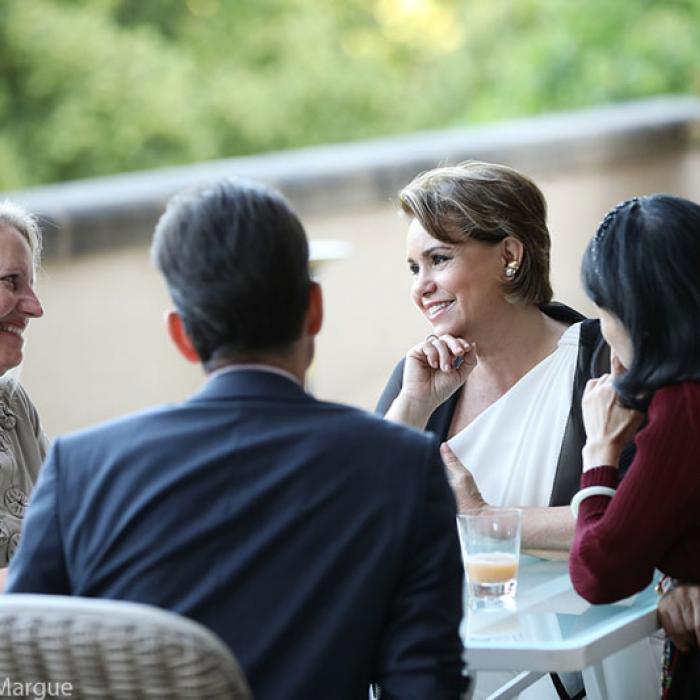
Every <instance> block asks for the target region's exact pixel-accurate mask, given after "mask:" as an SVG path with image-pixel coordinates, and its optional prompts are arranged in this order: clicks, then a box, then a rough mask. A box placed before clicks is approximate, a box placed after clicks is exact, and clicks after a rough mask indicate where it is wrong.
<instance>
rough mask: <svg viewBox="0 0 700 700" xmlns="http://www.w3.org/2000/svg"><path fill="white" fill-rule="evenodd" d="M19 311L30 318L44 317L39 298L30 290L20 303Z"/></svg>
mask: <svg viewBox="0 0 700 700" xmlns="http://www.w3.org/2000/svg"><path fill="white" fill-rule="evenodd" d="M19 311H20V312H21V313H23V314H24V315H25V316H29V317H30V318H41V317H42V316H43V315H44V309H43V307H42V306H41V302H40V301H39V297H38V296H37V295H36V292H35V291H34V290H33V289H30V290H29V291H28V292H27V293H26V294H25V295H24V297H23V298H22V300H21V301H20V303H19Z"/></svg>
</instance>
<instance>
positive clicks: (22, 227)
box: [0, 200, 42, 267]
mask: <svg viewBox="0 0 700 700" xmlns="http://www.w3.org/2000/svg"><path fill="white" fill-rule="evenodd" d="M0 224H5V225H7V226H12V228H14V229H16V230H17V232H18V233H19V234H20V236H22V238H24V240H25V241H27V243H28V244H29V249H30V250H31V252H32V261H33V263H34V267H38V265H39V262H40V260H41V242H42V241H41V229H40V228H39V222H38V221H37V218H36V217H35V216H34V215H33V214H30V213H29V212H28V211H27V210H26V209H25V208H24V207H21V206H20V205H19V204H16V203H15V202H11V201H9V200H4V201H0Z"/></svg>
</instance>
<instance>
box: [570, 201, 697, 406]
mask: <svg viewBox="0 0 700 700" xmlns="http://www.w3.org/2000/svg"><path fill="white" fill-rule="evenodd" d="M698 270H700V206H698V205H697V204H695V203H694V202H691V201H689V200H687V199H683V198H681V197H676V196H673V195H669V194H654V195H649V196H646V197H634V198H633V199H630V200H627V201H626V202H622V203H621V204H618V205H617V206H616V207H614V208H613V209H612V210H610V211H609V212H608V214H607V215H606V216H605V218H604V219H603V221H602V223H601V224H600V226H599V227H598V232H597V233H596V235H595V237H594V238H593V239H592V240H591V242H590V243H589V244H588V248H587V249H586V252H585V254H584V257H583V263H582V281H583V286H584V288H585V290H586V292H587V293H588V296H589V297H590V298H591V299H592V300H593V301H594V302H595V303H596V304H597V305H598V306H599V307H600V308H602V309H605V310H606V311H608V312H609V313H611V314H613V316H615V317H617V318H618V319H619V320H620V322H621V323H622V325H623V326H624V328H625V329H626V330H627V332H628V333H629V336H630V339H631V341H632V347H633V355H634V356H633V358H632V363H631V366H630V367H628V368H627V371H626V372H624V373H623V374H622V375H621V376H620V377H618V378H617V379H616V380H615V387H616V389H617V392H618V394H619V395H620V397H621V398H622V401H623V403H624V404H625V405H627V406H630V407H632V408H637V409H640V410H644V409H645V408H646V407H647V405H648V404H649V401H650V400H651V398H652V396H653V394H654V391H656V389H658V388H659V387H661V386H664V385H666V384H675V383H677V382H682V381H686V380H694V381H698V380H700V323H698V309H699V308H700V276H699V274H698Z"/></svg>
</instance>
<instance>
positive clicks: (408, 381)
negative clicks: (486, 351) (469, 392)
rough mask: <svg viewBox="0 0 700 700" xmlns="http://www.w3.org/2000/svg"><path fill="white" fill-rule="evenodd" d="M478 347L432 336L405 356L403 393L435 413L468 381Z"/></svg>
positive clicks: (461, 339)
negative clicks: (427, 406)
mask: <svg viewBox="0 0 700 700" xmlns="http://www.w3.org/2000/svg"><path fill="white" fill-rule="evenodd" d="M476 363H477V359H476V345H475V344H474V343H469V342H467V341H466V340H464V339H463V338H456V337H455V336H453V335H448V334H445V335H441V336H440V337H438V336H436V335H429V336H428V337H427V338H426V339H425V340H424V341H422V342H421V343H419V344H418V345H415V346H414V347H412V348H411V349H410V350H409V351H408V354H407V355H406V364H405V366H404V371H403V387H402V390H401V393H403V394H404V396H405V397H407V398H410V399H412V400H415V401H420V402H422V403H425V404H426V405H429V406H430V407H431V408H432V410H431V413H432V411H434V410H435V409H436V408H437V407H438V406H439V405H440V404H442V403H444V402H445V401H446V400H447V399H448V398H450V396H452V394H454V392H455V391H457V389H459V387H461V386H462V384H464V382H466V381H467V377H468V376H469V373H470V372H471V371H472V370H473V369H474V367H475V366H476Z"/></svg>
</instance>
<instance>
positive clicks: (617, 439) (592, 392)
mask: <svg viewBox="0 0 700 700" xmlns="http://www.w3.org/2000/svg"><path fill="white" fill-rule="evenodd" d="M582 405H583V424H584V426H585V429H586V444H585V446H584V448H583V470H584V471H586V470H588V469H592V468H593V467H599V466H603V465H606V466H613V467H616V466H618V462H619V460H620V453H621V452H622V448H623V447H624V446H625V445H626V444H627V443H628V442H629V441H630V440H631V439H632V438H633V437H634V434H635V433H636V432H637V430H638V428H639V426H640V425H641V423H642V420H643V419H644V414H642V413H640V412H639V411H634V410H632V409H630V408H625V407H624V406H622V405H621V404H620V402H619V400H618V397H617V393H616V391H615V388H614V386H613V376H612V375H610V374H604V375H602V376H601V377H599V378H598V379H590V380H589V381H588V383H587V384H586V390H585V391H584V392H583V404H582Z"/></svg>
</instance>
